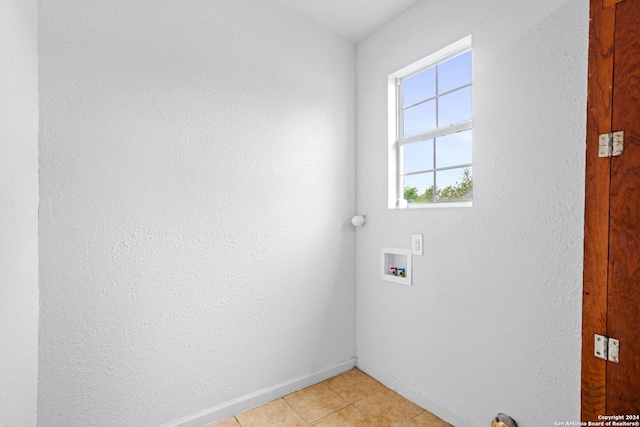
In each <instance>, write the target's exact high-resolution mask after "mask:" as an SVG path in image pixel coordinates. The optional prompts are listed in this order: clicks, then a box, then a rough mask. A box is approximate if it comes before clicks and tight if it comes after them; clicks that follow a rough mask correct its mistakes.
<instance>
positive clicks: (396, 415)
mask: <svg viewBox="0 0 640 427" xmlns="http://www.w3.org/2000/svg"><path fill="white" fill-rule="evenodd" d="M354 406H355V407H356V408H358V409H359V410H361V411H362V412H364V413H365V414H367V415H369V416H370V417H371V418H373V419H374V420H375V421H376V422H377V423H378V424H380V425H381V426H382V427H397V426H401V425H402V424H404V423H405V422H406V421H409V420H410V419H412V418H414V417H416V416H418V415H419V414H420V413H422V412H424V409H422V408H421V407H419V406H418V405H416V404H415V403H413V402H411V401H409V400H407V399H405V398H404V397H402V396H400V395H399V394H398V393H396V392H394V391H392V390H389V389H384V390H382V391H379V392H378V393H376V394H373V395H371V396H369V397H365V398H364V399H362V400H360V401H358V402H356V403H354Z"/></svg>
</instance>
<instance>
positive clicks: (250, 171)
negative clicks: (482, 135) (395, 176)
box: [38, 0, 356, 426]
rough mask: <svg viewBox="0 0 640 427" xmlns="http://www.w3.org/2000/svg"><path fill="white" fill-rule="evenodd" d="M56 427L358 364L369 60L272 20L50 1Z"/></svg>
mask: <svg viewBox="0 0 640 427" xmlns="http://www.w3.org/2000/svg"><path fill="white" fill-rule="evenodd" d="M39 7H40V44H41V48H40V55H41V56H40V65H41V74H40V78H41V80H40V87H41V91H40V94H41V98H40V100H41V101H40V102H41V104H40V106H41V110H40V115H41V121H40V126H41V141H40V150H41V151H40V157H41V162H40V165H41V176H42V186H41V211H40V214H41V217H40V248H41V337H42V338H41V341H40V372H41V373H40V380H39V387H40V395H39V406H38V410H39V425H42V426H59V425H64V426H89V425H95V426H106V425H113V426H125V425H135V426H157V425H159V424H162V423H169V422H171V421H173V420H176V419H179V418H181V417H184V416H188V415H190V414H194V413H197V412H198V411H203V410H207V408H211V407H214V406H215V405H218V404H220V403H222V402H228V401H230V400H232V399H235V398H238V397H242V396H245V395H247V394H250V393H252V392H255V391H256V390H260V389H263V388H265V387H271V386H273V385H274V384H278V383H281V382H283V381H287V380H290V379H292V378H296V377H299V376H302V375H305V374H307V373H313V372H317V371H320V370H322V369H323V368H325V367H328V366H333V365H335V364H338V363H340V362H343V361H347V360H349V359H350V358H353V357H354V356H355V342H356V339H355V287H354V283H355V271H354V269H353V265H354V262H355V234H354V232H353V230H351V229H350V228H349V226H348V222H349V219H350V217H351V216H352V215H353V214H354V213H355V171H354V166H355V48H354V46H353V45H351V44H348V43H347V42H345V41H343V40H342V39H340V38H339V37H338V36H336V35H335V34H333V33H331V32H329V31H327V30H325V29H322V28H320V27H318V26H317V25H315V24H312V23H311V21H308V20H307V19H306V18H303V17H302V16H301V15H299V14H297V13H296V12H294V11H293V10H291V9H289V8H288V7H286V6H284V5H282V4H281V3H279V2H277V1H275V0H261V1H259V2H256V1H254V0H235V1H233V2H229V1H225V0H193V1H189V2H182V1H165V0H159V1H150V0H147V1H133V2H132V1H129V0H116V1H109V2H103V1H97V0H91V1H87V0H70V1H64V2H59V1H53V0H40V1H39Z"/></svg>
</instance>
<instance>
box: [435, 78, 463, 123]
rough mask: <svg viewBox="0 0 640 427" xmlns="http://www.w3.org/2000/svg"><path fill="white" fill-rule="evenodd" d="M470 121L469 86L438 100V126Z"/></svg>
mask: <svg viewBox="0 0 640 427" xmlns="http://www.w3.org/2000/svg"><path fill="white" fill-rule="evenodd" d="M469 119H471V86H469V87H466V88H464V89H460V90H457V91H455V92H452V93H450V94H448V95H445V96H443V97H441V98H438V126H439V127H442V126H447V125H451V124H455V123H459V122H463V121H465V120H469Z"/></svg>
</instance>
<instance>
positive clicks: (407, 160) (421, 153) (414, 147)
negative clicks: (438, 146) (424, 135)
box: [402, 139, 433, 173]
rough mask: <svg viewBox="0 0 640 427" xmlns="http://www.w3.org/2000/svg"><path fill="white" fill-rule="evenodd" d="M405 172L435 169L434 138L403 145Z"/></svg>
mask: <svg viewBox="0 0 640 427" xmlns="http://www.w3.org/2000/svg"><path fill="white" fill-rule="evenodd" d="M402 164H403V172H404V173H409V172H417V171H424V170H429V169H433V139H428V140H426V141H419V142H414V143H412V144H405V145H403V146H402Z"/></svg>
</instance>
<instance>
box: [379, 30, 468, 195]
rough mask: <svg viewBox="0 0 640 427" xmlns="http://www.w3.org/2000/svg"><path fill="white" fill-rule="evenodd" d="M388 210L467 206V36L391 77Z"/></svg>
mask: <svg viewBox="0 0 640 427" xmlns="http://www.w3.org/2000/svg"><path fill="white" fill-rule="evenodd" d="M389 118H390V126H389V208H398V207H399V208H403V207H410V208H412V207H421V206H471V200H472V197H473V175H472V162H471V152H472V150H471V142H472V135H471V36H468V37H465V38H464V39H462V40H460V41H458V42H456V43H454V44H452V45H450V46H448V47H446V48H444V49H442V50H439V51H438V52H436V53H434V54H432V55H429V56H428V57H426V58H424V59H422V60H420V61H418V62H416V63H414V64H411V65H410V66H408V67H405V68H403V69H402V70H399V71H398V72H396V73H393V74H391V75H390V76H389Z"/></svg>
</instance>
